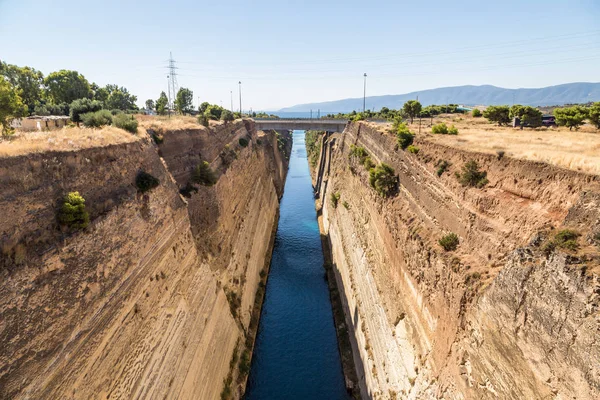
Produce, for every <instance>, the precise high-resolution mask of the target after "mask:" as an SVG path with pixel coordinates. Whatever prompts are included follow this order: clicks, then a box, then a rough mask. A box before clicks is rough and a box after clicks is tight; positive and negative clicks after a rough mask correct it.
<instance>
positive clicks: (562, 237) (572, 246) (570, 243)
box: [542, 229, 581, 255]
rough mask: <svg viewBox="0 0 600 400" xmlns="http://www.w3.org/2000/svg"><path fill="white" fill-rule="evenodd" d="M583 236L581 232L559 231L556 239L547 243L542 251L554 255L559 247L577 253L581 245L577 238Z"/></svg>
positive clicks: (555, 236)
mask: <svg viewBox="0 0 600 400" xmlns="http://www.w3.org/2000/svg"><path fill="white" fill-rule="evenodd" d="M579 236H581V235H580V234H579V232H576V231H573V230H571V229H563V230H560V231H558V233H556V235H554V238H553V239H551V240H549V241H547V242H546V243H545V244H544V246H543V247H542V251H543V252H544V253H545V254H546V255H548V254H550V253H552V252H553V251H554V250H555V249H556V248H557V247H559V248H561V249H565V250H571V251H577V249H579V243H577V238H578V237H579Z"/></svg>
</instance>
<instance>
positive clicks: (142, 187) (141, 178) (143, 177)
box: [135, 171, 160, 193]
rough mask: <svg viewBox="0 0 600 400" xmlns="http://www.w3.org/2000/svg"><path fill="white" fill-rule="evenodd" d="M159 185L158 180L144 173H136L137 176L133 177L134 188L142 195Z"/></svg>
mask: <svg viewBox="0 0 600 400" xmlns="http://www.w3.org/2000/svg"><path fill="white" fill-rule="evenodd" d="M159 184H160V181H159V180H158V178H156V177H154V176H152V175H150V174H149V173H147V172H145V171H140V172H138V174H137V176H136V177H135V186H136V187H137V188H138V190H139V191H140V192H142V193H145V192H147V191H149V190H152V189H154V188H155V187H157V186H158V185H159Z"/></svg>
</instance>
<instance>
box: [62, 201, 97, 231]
mask: <svg viewBox="0 0 600 400" xmlns="http://www.w3.org/2000/svg"><path fill="white" fill-rule="evenodd" d="M58 222H60V223H61V224H62V225H65V226H67V227H69V228H71V229H83V228H85V227H87V226H88V225H89V223H90V216H89V214H88V213H87V211H86V210H85V199H84V198H83V197H82V196H81V195H80V194H79V192H70V193H69V194H67V195H66V196H65V197H64V199H63V204H62V206H61V208H60V210H59V211H58Z"/></svg>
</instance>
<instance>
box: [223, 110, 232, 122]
mask: <svg viewBox="0 0 600 400" xmlns="http://www.w3.org/2000/svg"><path fill="white" fill-rule="evenodd" d="M221 120H222V121H224V122H225V124H227V123H228V122H231V121H233V113H232V112H231V111H229V110H223V112H222V113H221Z"/></svg>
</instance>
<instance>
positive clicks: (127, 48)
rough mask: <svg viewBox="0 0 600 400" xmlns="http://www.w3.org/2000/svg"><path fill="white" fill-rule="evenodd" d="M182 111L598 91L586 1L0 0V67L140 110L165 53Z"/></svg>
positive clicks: (159, 81)
mask: <svg viewBox="0 0 600 400" xmlns="http://www.w3.org/2000/svg"><path fill="white" fill-rule="evenodd" d="M170 51H172V52H173V57H174V58H175V59H176V60H177V61H178V63H177V66H178V67H179V68H180V69H179V73H180V76H179V77H178V81H179V85H180V86H184V87H188V88H190V89H192V90H193V91H194V101H195V102H197V99H198V97H200V100H201V101H210V102H212V103H217V104H219V102H221V101H222V103H223V106H225V107H229V104H230V91H233V95H234V108H237V102H238V100H237V89H238V88H237V86H238V85H237V82H238V80H241V81H242V95H243V107H244V109H247V107H253V108H254V109H255V110H260V109H267V110H275V109H278V108H281V107H284V106H290V105H294V104H298V103H307V102H316V101H326V100H336V99H342V98H348V97H362V91H363V77H362V75H363V73H364V72H366V73H367V74H368V83H367V95H384V94H400V93H406V92H410V91H415V90H421V89H430V88H435V87H442V86H456V85H463V84H473V85H480V84H492V85H497V86H502V87H509V88H517V87H542V86H548V85H554V84H560V83H566V82H574V81H589V82H598V81H600V76H599V74H600V68H599V66H600V1H598V0H569V1H567V0H564V1H558V0H545V1H537V0H530V1H523V0H521V1H515V0H509V1H502V2H491V1H471V0H462V1H437V0H429V1H401V0H390V1H377V0H373V1H354V0H347V1H327V0H320V1H315V0H305V1H303V2H297V1H289V0H284V1H272V0H269V1H260V0H256V1H252V2H250V1H224V0H222V1H210V2H207V1H188V0H173V1H169V2H167V1H164V2H163V1H156V0H147V1H128V0H120V1H117V0H103V1H83V0H78V1H75V0H62V1H50V0H0V59H2V60H5V61H7V62H9V63H12V64H17V65H29V66H32V67H35V68H37V69H39V70H41V71H42V72H43V73H44V74H48V73H49V72H52V71H54V70H58V69H63V68H64V69H75V70H77V71H79V72H81V73H82V74H83V75H84V76H85V77H86V78H87V79H89V80H90V81H94V82H97V83H98V84H100V85H104V84H107V83H116V84H119V85H123V86H126V87H127V88H129V90H130V91H131V92H132V93H134V94H136V95H137V96H138V103H139V104H140V105H141V104H143V102H144V101H145V100H146V99H147V98H152V99H156V98H158V95H159V94H160V91H161V90H165V91H166V89H167V78H166V75H167V70H166V69H165V68H164V66H166V64H167V63H166V60H167V59H168V57H169V52H170Z"/></svg>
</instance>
